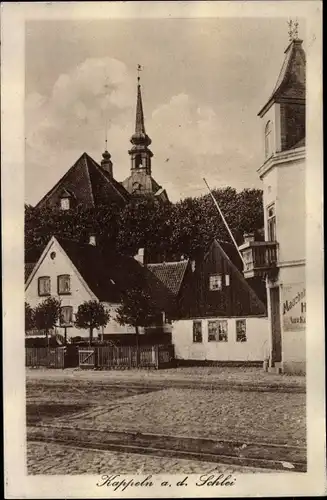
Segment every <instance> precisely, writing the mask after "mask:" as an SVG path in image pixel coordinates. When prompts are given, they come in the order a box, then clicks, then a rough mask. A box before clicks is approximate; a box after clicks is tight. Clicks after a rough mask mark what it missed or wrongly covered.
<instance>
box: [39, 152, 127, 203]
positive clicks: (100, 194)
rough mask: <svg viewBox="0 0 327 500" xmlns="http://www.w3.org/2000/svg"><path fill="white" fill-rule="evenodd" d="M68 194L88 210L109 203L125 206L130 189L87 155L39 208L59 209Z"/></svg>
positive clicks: (71, 169)
mask: <svg viewBox="0 0 327 500" xmlns="http://www.w3.org/2000/svg"><path fill="white" fill-rule="evenodd" d="M65 192H69V194H70V195H71V196H72V197H73V198H74V199H75V200H76V202H77V203H83V205H84V206H86V207H95V206H98V205H101V204H105V203H108V202H113V203H117V204H125V203H126V202H127V201H128V199H129V194H128V192H127V191H126V189H125V188H124V187H123V186H122V185H121V184H120V182H117V181H116V180H115V179H114V178H113V177H112V176H111V175H110V174H109V173H108V172H106V171H105V170H104V169H103V168H101V167H100V165H98V163H96V161H94V160H93V158H91V156H89V155H88V154H87V153H83V154H82V156H80V158H79V159H78V160H77V161H76V163H75V164H74V165H73V166H72V167H71V168H70V169H69V170H68V172H66V174H65V175H64V176H63V177H62V178H61V179H60V180H59V181H58V182H57V184H55V186H54V187H53V188H52V189H50V191H49V192H48V193H47V194H46V195H45V196H44V197H43V198H42V199H41V200H40V201H39V203H38V204H37V207H38V208H41V207H45V206H56V205H58V203H59V202H60V198H61V197H62V196H63V194H64V193H65Z"/></svg>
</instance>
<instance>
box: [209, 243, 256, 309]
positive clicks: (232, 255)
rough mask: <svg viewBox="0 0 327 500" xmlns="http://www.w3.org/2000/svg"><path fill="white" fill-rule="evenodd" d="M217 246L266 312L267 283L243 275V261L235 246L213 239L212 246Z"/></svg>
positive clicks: (241, 283) (253, 298)
mask: <svg viewBox="0 0 327 500" xmlns="http://www.w3.org/2000/svg"><path fill="white" fill-rule="evenodd" d="M213 246H214V247H216V248H218V249H220V251H222V252H223V254H224V255H225V257H226V259H228V261H229V262H230V264H231V266H232V267H233V268H234V270H235V273H236V275H237V277H238V280H239V282H240V285H241V286H242V287H243V288H245V289H247V290H248V292H249V293H250V296H251V297H252V300H253V301H254V302H256V303H257V304H258V305H259V306H260V307H261V308H262V312H263V313H265V312H266V301H265V294H266V291H265V288H266V287H265V284H264V283H262V284H261V283H258V282H257V281H255V280H252V282H249V281H248V280H246V279H245V278H244V276H243V272H242V271H243V262H242V260H241V258H240V256H239V254H238V251H237V250H236V248H235V246H234V245H232V244H230V243H227V242H225V241H222V242H220V241H218V240H216V239H214V240H213V242H212V245H211V248H212V247H213ZM257 287H258V289H257Z"/></svg>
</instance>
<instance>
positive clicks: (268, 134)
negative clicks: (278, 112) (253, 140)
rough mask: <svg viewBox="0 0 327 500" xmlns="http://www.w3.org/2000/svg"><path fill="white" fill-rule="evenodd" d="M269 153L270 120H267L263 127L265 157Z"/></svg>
mask: <svg viewBox="0 0 327 500" xmlns="http://www.w3.org/2000/svg"><path fill="white" fill-rule="evenodd" d="M271 153H272V151H271V121H269V122H267V124H266V127H265V157H266V158H269V156H270V155H271Z"/></svg>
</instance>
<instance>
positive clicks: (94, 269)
mask: <svg viewBox="0 0 327 500" xmlns="http://www.w3.org/2000/svg"><path fill="white" fill-rule="evenodd" d="M58 243H59V244H60V246H61V247H62V248H63V250H64V251H65V253H66V254H67V255H68V257H69V258H70V260H71V261H72V263H73V264H74V266H75V267H76V269H77V270H78V272H79V273H80V275H81V276H82V278H83V279H84V281H85V282H86V283H87V285H88V286H89V288H90V289H91V290H92V292H93V293H94V295H96V297H97V298H98V299H99V300H100V301H105V302H113V303H118V302H120V298H121V294H122V293H123V291H124V290H126V289H128V288H129V287H134V286H136V285H137V284H138V283H139V282H140V281H142V279H143V276H142V274H143V273H142V267H141V266H140V264H139V263H138V262H137V261H136V260H135V259H133V258H132V257H126V256H124V255H120V254H117V253H116V252H106V253H104V252H103V251H102V250H101V249H100V248H98V247H96V246H93V245H88V244H80V243H79V242H76V241H73V240H66V239H62V238H58Z"/></svg>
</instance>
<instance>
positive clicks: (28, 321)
mask: <svg viewBox="0 0 327 500" xmlns="http://www.w3.org/2000/svg"><path fill="white" fill-rule="evenodd" d="M34 326H35V322H34V310H33V308H32V307H31V306H30V305H29V304H28V303H27V302H25V330H26V331H28V330H33V328H34Z"/></svg>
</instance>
